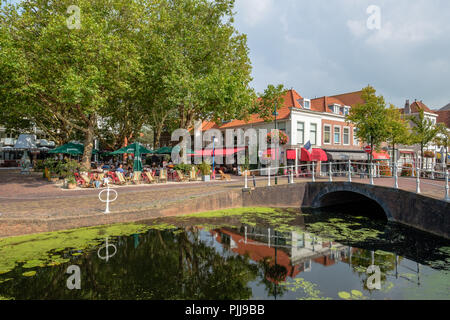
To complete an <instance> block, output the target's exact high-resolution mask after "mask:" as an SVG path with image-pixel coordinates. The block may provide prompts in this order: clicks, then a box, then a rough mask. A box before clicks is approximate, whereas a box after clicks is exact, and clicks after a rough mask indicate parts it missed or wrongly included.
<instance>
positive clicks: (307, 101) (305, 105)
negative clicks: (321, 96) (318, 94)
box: [297, 99, 311, 110]
mask: <svg viewBox="0 0 450 320" xmlns="http://www.w3.org/2000/svg"><path fill="white" fill-rule="evenodd" d="M297 102H298V103H299V105H301V106H302V107H303V109H308V110H310V109H311V100H310V99H297Z"/></svg>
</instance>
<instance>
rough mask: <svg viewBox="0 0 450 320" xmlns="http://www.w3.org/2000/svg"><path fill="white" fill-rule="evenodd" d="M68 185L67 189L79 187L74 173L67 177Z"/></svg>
mask: <svg viewBox="0 0 450 320" xmlns="http://www.w3.org/2000/svg"><path fill="white" fill-rule="evenodd" d="M66 185H67V189H75V188H76V187H77V180H75V177H74V176H73V175H71V176H68V177H67V178H66Z"/></svg>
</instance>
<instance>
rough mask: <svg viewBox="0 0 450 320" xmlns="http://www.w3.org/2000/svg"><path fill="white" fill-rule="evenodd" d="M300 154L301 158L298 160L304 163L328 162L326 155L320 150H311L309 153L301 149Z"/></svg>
mask: <svg viewBox="0 0 450 320" xmlns="http://www.w3.org/2000/svg"><path fill="white" fill-rule="evenodd" d="M301 152H302V156H301V158H300V161H304V162H312V161H328V157H327V154H326V153H325V151H323V150H322V149H312V152H311V153H309V152H308V150H306V149H305V148H302V150H301Z"/></svg>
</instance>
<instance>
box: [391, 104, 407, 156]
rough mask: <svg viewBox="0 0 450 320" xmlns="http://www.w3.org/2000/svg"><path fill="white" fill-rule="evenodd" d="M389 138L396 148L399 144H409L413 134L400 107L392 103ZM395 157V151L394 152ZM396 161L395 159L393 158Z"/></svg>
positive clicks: (393, 147)
mask: <svg viewBox="0 0 450 320" xmlns="http://www.w3.org/2000/svg"><path fill="white" fill-rule="evenodd" d="M386 130H387V138H386V142H388V143H389V145H391V146H392V149H393V150H395V147H396V145H397V144H405V145H408V144H410V143H411V139H412V136H411V134H410V132H409V127H408V123H407V122H406V121H405V119H403V118H402V114H401V113H400V111H399V109H397V108H395V106H394V105H392V104H391V105H390V107H389V109H387V128H386ZM394 157H395V152H394ZM393 160H394V161H395V159H393Z"/></svg>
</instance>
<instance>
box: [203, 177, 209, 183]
mask: <svg viewBox="0 0 450 320" xmlns="http://www.w3.org/2000/svg"><path fill="white" fill-rule="evenodd" d="M202 181H203V182H208V181H211V176H202Z"/></svg>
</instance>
